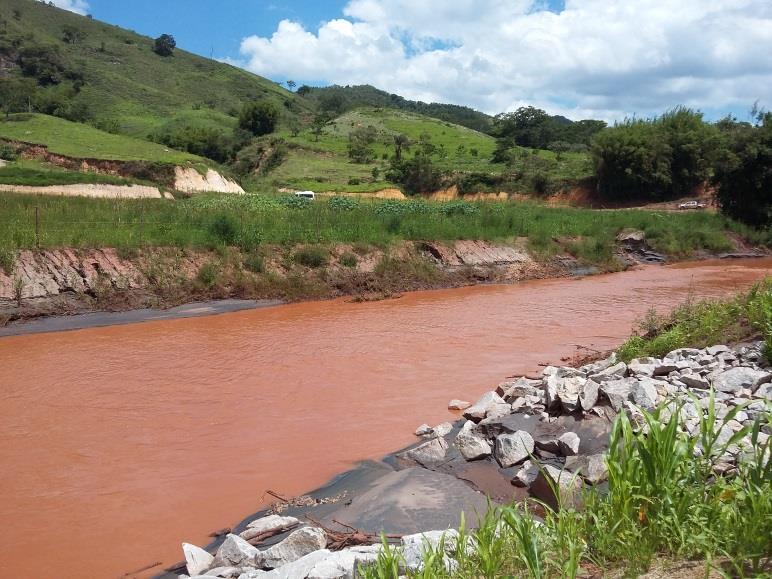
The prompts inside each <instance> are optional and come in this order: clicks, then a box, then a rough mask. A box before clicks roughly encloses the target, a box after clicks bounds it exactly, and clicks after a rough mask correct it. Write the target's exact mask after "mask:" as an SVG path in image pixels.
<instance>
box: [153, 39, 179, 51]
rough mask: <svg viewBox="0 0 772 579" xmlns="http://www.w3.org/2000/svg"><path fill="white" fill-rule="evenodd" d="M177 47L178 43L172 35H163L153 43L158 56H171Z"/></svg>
mask: <svg viewBox="0 0 772 579" xmlns="http://www.w3.org/2000/svg"><path fill="white" fill-rule="evenodd" d="M176 47H177V41H176V40H174V36H172V35H171V34H162V35H161V36H159V37H158V38H156V39H155V42H154V43H153V52H155V53H156V54H157V55H158V56H171V55H172V54H174V49H175V48H176Z"/></svg>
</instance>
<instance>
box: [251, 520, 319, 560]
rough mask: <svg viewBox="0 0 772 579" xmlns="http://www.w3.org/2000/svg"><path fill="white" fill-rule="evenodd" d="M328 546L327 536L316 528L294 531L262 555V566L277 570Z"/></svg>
mask: <svg viewBox="0 0 772 579" xmlns="http://www.w3.org/2000/svg"><path fill="white" fill-rule="evenodd" d="M326 545H327V536H326V535H325V534H324V531H322V530H321V529H317V528H316V527H303V528H302V529H298V530H297V531H293V532H292V533H290V535H289V536H288V537H287V538H286V539H284V540H283V541H282V542H281V543H277V544H276V545H273V546H271V547H268V548H267V549H266V550H265V551H263V552H262V553H261V554H260V555H261V559H262V565H258V566H259V567H267V568H270V569H276V568H277V567H281V566H282V565H286V564H287V563H292V562H293V561H297V560H298V559H300V558H302V557H305V556H306V555H308V554H309V553H313V552H314V551H318V550H320V549H324V547H325V546H326Z"/></svg>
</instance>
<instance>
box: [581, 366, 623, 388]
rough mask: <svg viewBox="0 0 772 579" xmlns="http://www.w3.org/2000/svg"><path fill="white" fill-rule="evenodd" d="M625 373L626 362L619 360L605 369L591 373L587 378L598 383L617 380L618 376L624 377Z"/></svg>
mask: <svg viewBox="0 0 772 579" xmlns="http://www.w3.org/2000/svg"><path fill="white" fill-rule="evenodd" d="M625 374H627V364H625V363H624V362H619V363H618V364H614V365H613V366H609V367H608V368H606V369H605V370H601V371H600V372H596V373H595V374H591V375H590V376H589V378H590V379H591V380H595V381H596V382H598V383H599V384H600V383H603V382H606V381H608V380H619V379H620V378H624V377H625Z"/></svg>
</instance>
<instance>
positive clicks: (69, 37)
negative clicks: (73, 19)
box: [62, 25, 86, 44]
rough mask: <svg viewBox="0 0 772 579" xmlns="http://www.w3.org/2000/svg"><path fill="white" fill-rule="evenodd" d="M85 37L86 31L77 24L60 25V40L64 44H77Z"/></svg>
mask: <svg viewBox="0 0 772 579" xmlns="http://www.w3.org/2000/svg"><path fill="white" fill-rule="evenodd" d="M85 38H86V33H85V32H84V31H83V30H81V29H80V28H78V27H77V26H70V25H66V26H63V27H62V41H63V42H65V43H66V44H78V43H79V42H83V40H84V39H85Z"/></svg>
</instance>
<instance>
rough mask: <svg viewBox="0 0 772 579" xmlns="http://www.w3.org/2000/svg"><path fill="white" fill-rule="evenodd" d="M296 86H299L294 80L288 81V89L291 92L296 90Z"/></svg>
mask: <svg viewBox="0 0 772 579" xmlns="http://www.w3.org/2000/svg"><path fill="white" fill-rule="evenodd" d="M296 86H297V83H296V82H295V81H294V80H288V81H287V88H288V89H290V92H292V91H293V90H295V87H296Z"/></svg>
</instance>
